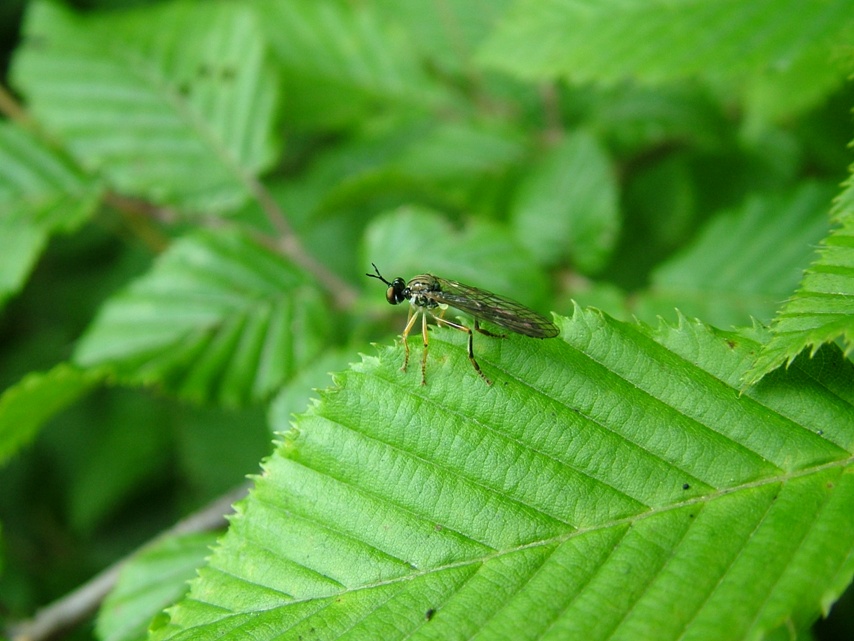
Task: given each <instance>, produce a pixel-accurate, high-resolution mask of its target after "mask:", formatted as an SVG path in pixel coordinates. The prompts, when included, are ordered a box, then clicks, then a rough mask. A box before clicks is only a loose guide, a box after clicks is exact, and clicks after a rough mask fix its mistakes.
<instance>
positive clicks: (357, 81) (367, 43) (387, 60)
mask: <svg viewBox="0 0 854 641" xmlns="http://www.w3.org/2000/svg"><path fill="white" fill-rule="evenodd" d="M253 5H254V10H255V11H256V12H257V14H258V16H259V19H260V21H261V23H262V26H263V28H264V30H265V34H266V36H267V39H268V40H269V42H270V46H271V48H272V50H273V52H274V54H275V56H276V59H277V62H278V63H279V66H280V67H281V69H282V70H283V81H284V84H285V89H286V91H285V94H286V95H287V96H288V100H287V102H286V104H285V107H286V109H288V112H289V115H290V116H291V118H292V119H296V121H297V122H299V123H302V124H312V125H316V124H327V123H330V121H331V123H336V122H338V121H348V120H354V119H356V118H364V117H365V115H366V114H367V113H369V112H368V111H367V110H368V109H371V107H370V105H372V104H376V103H388V102H390V101H391V102H395V103H404V104H406V105H407V106H409V107H411V106H413V105H420V106H427V105H429V104H436V102H437V100H438V99H440V97H441V92H440V91H439V90H438V89H437V85H435V84H434V83H433V82H432V81H431V80H430V78H429V76H427V74H425V73H424V71H423V69H422V67H421V64H420V61H419V60H418V59H417V57H416V56H415V50H414V49H413V48H412V46H411V44H410V43H409V41H408V39H407V37H406V35H405V34H404V33H403V32H400V31H399V30H398V31H396V30H394V29H392V28H390V27H389V26H388V25H386V24H384V23H383V22H382V21H381V19H380V17H379V16H378V14H377V12H376V11H375V9H374V8H373V7H371V5H370V4H365V3H357V4H353V3H346V2H338V1H335V0H290V1H288V2H280V1H279V0H260V1H256V2H255V3H253ZM318 121H319V123H318Z"/></svg>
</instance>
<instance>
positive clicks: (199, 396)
mask: <svg viewBox="0 0 854 641" xmlns="http://www.w3.org/2000/svg"><path fill="white" fill-rule="evenodd" d="M327 327H328V323H327V322H326V320H325V307H324V303H323V299H322V296H321V294H320V292H319V291H318V289H317V288H316V287H315V286H314V285H312V284H311V282H309V281H308V279H307V278H306V277H305V276H304V275H303V274H302V273H301V272H300V271H298V270H297V269H296V268H295V267H293V266H292V265H290V264H289V263H287V262H285V260H284V259H283V258H282V257H281V256H279V255H278V254H275V253H273V252H272V251H270V250H268V249H266V248H264V247H261V246H260V245H258V244H257V243H255V242H254V241H252V240H251V239H250V238H248V237H247V236H245V235H244V234H242V233H240V232H238V231H236V230H234V229H229V228H224V229H221V230H218V231H215V232H213V231H201V232H197V233H195V234H192V235H190V236H188V237H185V238H183V239H181V240H179V241H177V242H176V243H175V244H174V245H173V246H172V247H171V248H170V249H169V250H168V251H167V252H166V253H165V254H163V256H161V257H160V259H159V260H158V262H157V264H156V265H155V267H154V268H153V269H152V271H151V272H150V273H148V274H147V275H145V276H143V277H141V278H140V279H138V280H137V281H135V282H133V283H132V284H131V285H130V286H129V287H128V288H127V289H126V290H124V291H123V292H121V293H119V294H117V295H116V296H115V297H114V298H112V299H111V300H110V301H108V303H107V304H106V305H105V307H104V308H103V309H102V310H101V312H100V314H99V315H98V316H97V318H96V319H95V321H94V322H93V324H92V326H91V327H90V328H89V330H88V331H87V333H86V335H85V336H84V337H83V339H82V340H81V342H80V344H79V345H78V346H77V350H76V352H75V356H74V358H75V361H76V362H77V363H79V364H80V365H83V366H86V367H92V366H96V365H111V366H112V367H113V368H114V369H115V371H116V372H117V373H118V374H119V375H120V377H121V378H122V380H125V381H128V382H133V383H152V384H162V385H165V386H166V387H168V388H170V389H172V390H174V391H176V392H178V393H179V394H181V395H183V396H185V397H188V398H191V399H196V400H216V401H219V402H222V403H226V404H242V403H248V402H251V401H255V400H259V399H262V398H265V397H266V396H268V395H269V394H271V393H272V392H274V391H276V390H277V389H278V388H279V387H280V386H281V385H282V384H283V382H284V381H286V380H287V379H288V378H289V377H290V376H291V375H292V374H293V373H294V371H296V370H297V369H298V368H299V367H300V366H301V365H303V364H306V363H308V362H310V361H311V360H312V359H313V358H314V357H315V356H316V355H317V354H318V353H319V352H320V350H321V349H322V347H323V346H324V343H325V335H326V330H327Z"/></svg>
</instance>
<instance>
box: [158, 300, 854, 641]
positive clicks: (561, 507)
mask: <svg viewBox="0 0 854 641" xmlns="http://www.w3.org/2000/svg"><path fill="white" fill-rule="evenodd" d="M559 323H560V326H561V330H562V334H561V337H560V338H558V339H553V340H546V341H537V340H533V339H528V338H524V337H519V336H512V337H510V338H508V339H505V340H499V339H489V338H485V337H481V336H478V337H477V339H478V340H477V341H476V343H475V349H476V353H477V355H478V358H479V359H480V362H481V365H482V366H483V368H484V370H485V372H486V373H487V375H489V376H490V377H491V378H492V379H493V380H494V381H495V384H494V385H492V386H491V387H489V386H487V385H485V384H484V382H483V381H482V380H481V379H480V378H479V377H478V376H477V374H476V373H475V372H474V370H473V368H471V366H470V365H469V363H468V359H467V357H466V354H465V349H464V340H465V337H464V336H463V335H462V334H461V333H459V332H454V331H451V330H436V331H435V332H433V334H432V340H431V343H430V359H429V361H428V372H427V375H428V380H427V385H426V386H422V385H420V384H419V376H418V375H417V373H415V372H412V371H409V372H401V371H399V364H400V359H401V357H402V349H401V348H400V347H399V346H397V347H395V348H393V349H392V348H384V349H382V350H381V353H380V355H379V357H366V358H365V359H364V362H363V363H362V364H360V365H356V366H353V367H352V368H351V370H349V371H347V372H345V373H344V374H341V375H340V376H339V377H338V379H337V384H336V386H335V387H333V388H332V389H330V390H328V391H326V392H325V393H323V394H322V396H321V399H320V400H319V401H318V402H317V403H316V404H315V405H314V406H313V407H312V408H311V409H310V410H309V411H308V412H307V413H306V414H304V415H302V416H300V417H298V418H297V419H296V422H295V423H294V425H293V427H292V428H291V429H290V430H289V431H288V432H287V433H286V434H285V435H284V440H283V442H282V443H281V445H280V446H279V448H278V450H277V451H276V452H275V454H274V455H273V456H272V457H271V458H270V459H269V460H268V461H267V462H266V463H265V466H264V474H263V476H262V477H260V478H259V479H257V481H256V486H255V489H254V490H253V492H252V493H251V494H250V497H249V498H248V499H247V500H246V501H244V502H243V503H241V504H240V506H239V511H238V516H236V517H235V518H234V520H233V521H232V526H231V529H230V531H229V533H228V534H227V535H226V536H225V538H224V539H223V541H222V543H221V545H220V547H219V548H218V549H217V550H216V551H215V552H214V555H213V557H212V558H211V560H210V562H209V564H208V565H207V566H206V567H205V568H203V569H202V571H201V574H200V578H199V579H197V580H196V581H195V582H194V583H193V585H192V588H191V591H190V593H189V595H188V596H187V598H185V599H184V600H182V601H181V602H180V603H179V604H178V605H177V606H175V607H173V608H172V609H171V610H170V611H169V614H170V621H169V623H168V624H165V623H164V625H163V626H162V627H161V628H159V629H158V630H156V631H155V632H154V635H153V637H152V638H153V639H156V640H162V639H202V640H204V639H221V638H238V637H240V638H253V639H256V640H259V641H261V640H264V639H281V638H293V639H298V638H313V639H344V638H346V639H371V640H373V639H404V638H406V639H410V638H417V639H469V638H479V639H507V638H512V639H590V640H595V639H631V640H633V641H636V640H644V639H655V640H663V639H703V640H704V641H710V640H715V639H726V640H731V639H754V638H760V637H762V636H763V635H764V634H766V633H770V632H771V631H774V630H776V629H778V628H783V629H784V630H785V629H789V630H790V631H792V632H795V631H797V630H802V629H804V628H805V627H806V626H807V625H809V624H810V623H811V622H812V621H813V620H814V619H815V618H816V616H817V615H818V613H819V612H820V611H822V610H825V611H826V609H827V608H828V607H829V605H830V604H831V603H832V602H833V601H834V599H835V598H836V597H837V596H838V595H839V594H840V592H841V591H842V590H843V589H844V587H845V586H846V585H847V583H848V581H849V580H850V578H851V574H852V571H854V561H852V559H854V555H852V552H854V541H852V538H851V532H852V530H854V509H852V508H854V474H852V471H854V466H852V457H851V452H852V448H854V392H852V389H854V388H852V385H851V382H852V379H854V368H852V366H851V364H850V363H847V362H846V361H845V360H844V359H842V358H841V357H840V354H839V352H838V351H837V350H828V351H827V353H826V354H824V358H823V363H822V367H815V366H814V365H815V363H814V362H813V361H806V362H805V363H804V365H805V367H804V369H801V367H800V366H799V365H798V363H796V364H795V365H794V366H793V368H792V369H791V370H790V375H788V376H783V375H780V376H777V377H775V378H774V379H773V380H768V381H763V383H762V384H761V385H760V386H759V387H758V388H756V389H754V390H752V391H750V392H749V393H748V394H746V395H739V393H738V389H737V388H736V385H737V383H738V379H739V377H740V374H741V372H743V371H744V369H745V368H746V367H747V366H748V365H749V363H750V352H751V350H753V349H755V347H756V343H755V342H754V341H753V340H751V339H750V338H749V337H746V336H739V335H737V334H729V333H721V332H716V331H713V330H711V329H709V328H708V327H706V326H704V325H701V324H699V323H696V322H688V321H684V320H683V321H682V322H681V323H680V325H679V326H678V327H670V326H663V327H661V328H659V329H657V330H655V331H652V330H647V329H645V328H643V327H641V326H637V325H633V324H624V323H619V322H617V321H613V320H611V319H609V318H607V317H605V316H604V315H602V314H600V313H597V312H595V311H582V310H580V309H576V310H575V312H574V315H573V317H572V318H569V319H559ZM799 363H800V361H799ZM793 399H797V402H794V401H793ZM283 427H284V426H283Z"/></svg>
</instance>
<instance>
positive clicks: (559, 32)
mask: <svg viewBox="0 0 854 641" xmlns="http://www.w3.org/2000/svg"><path fill="white" fill-rule="evenodd" d="M852 32H854V14H852V12H851V5H850V3H849V2H848V0H830V1H828V2H808V3H804V2H801V1H800V0H753V1H752V2H742V1H741V0H719V1H717V2H706V1H705V0H687V1H684V2H663V1H657V2H648V1H646V0H629V1H628V2H627V1H625V0H607V1H605V2H602V1H600V0H582V1H580V2H579V1H578V0H517V1H516V3H515V4H514V6H513V7H512V8H511V10H510V11H508V13H507V15H506V16H505V17H504V19H503V20H502V22H501V25H500V26H499V28H498V29H497V30H496V31H495V33H494V34H493V35H492V37H491V38H490V39H488V40H487V42H486V43H485V45H484V46H483V48H482V50H481V52H480V57H481V60H482V61H483V62H484V63H486V64H487V65H490V66H494V67H498V68H501V69H504V70H507V71H510V72H512V73H514V74H516V75H519V76H522V77H525V78H552V77H558V76H565V77H569V78H572V79H573V80H577V81H580V82H586V81H591V80H593V81H604V82H608V83H612V82H615V81H622V80H626V79H641V80H643V81H648V82H661V81H669V80H673V79H683V78H686V77H693V76H698V75H699V76H702V77H705V78H709V79H712V80H715V81H718V80H720V79H725V80H728V81H734V82H735V83H736V85H738V83H739V81H741V80H742V79H744V78H751V79H757V81H755V82H753V83H747V84H748V85H749V88H750V90H751V91H752V92H754V93H756V94H757V95H753V96H746V98H747V99H748V100H749V101H750V102H757V103H759V104H761V105H762V106H764V107H765V108H766V109H767V108H768V107H773V110H774V111H775V112H776V113H777V114H781V113H786V112H787V111H788V112H792V111H795V110H799V109H803V108H804V107H805V106H807V105H809V104H814V103H815V102H817V101H818V100H820V99H821V98H822V97H824V96H826V95H827V93H828V92H829V91H830V90H832V89H834V88H835V87H837V86H839V85H840V84H841V83H842V81H843V80H844V78H845V75H846V69H847V71H848V72H849V73H850V66H846V64H848V65H850V60H846V58H845V56H844V55H842V51H843V48H844V47H845V43H847V42H850V39H851V35H852ZM784 88H786V89H787V91H785V92H784V91H783V89H784ZM772 96H773V97H774V98H777V99H778V102H777V103H776V104H774V102H773V101H772V100H770V99H769V98H770V97H772ZM763 115H765V116H766V117H767V116H768V115H769V114H768V113H767V111H766V113H765V114H763ZM775 115H776V114H775Z"/></svg>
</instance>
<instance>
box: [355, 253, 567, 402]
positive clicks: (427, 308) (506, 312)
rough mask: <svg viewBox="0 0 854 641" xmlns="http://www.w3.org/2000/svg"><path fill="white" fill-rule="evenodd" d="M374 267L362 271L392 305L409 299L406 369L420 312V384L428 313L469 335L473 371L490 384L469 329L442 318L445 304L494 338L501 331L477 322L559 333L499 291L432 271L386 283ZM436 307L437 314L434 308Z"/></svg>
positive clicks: (531, 333)
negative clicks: (369, 271)
mask: <svg viewBox="0 0 854 641" xmlns="http://www.w3.org/2000/svg"><path fill="white" fill-rule="evenodd" d="M371 265H373V267H374V272H376V273H375V274H365V276H368V277H370V278H376V279H377V280H381V281H382V282H384V283H385V284H386V285H388V289H387V290H386V293H385V297H386V300H387V301H388V302H389V303H391V304H392V305H397V304H399V303H402V302H403V301H405V300H408V301H409V304H410V307H409V319H408V320H407V322H406V327H404V328H403V347H404V351H405V356H404V358H403V367H401V369H402V370H403V371H404V372H405V371H406V365H407V364H408V363H409V344H408V343H407V341H406V338H407V337H408V336H409V332H410V331H412V328H413V327H414V326H415V321H416V320H418V315H419V314H420V315H421V335H422V336H423V338H424V351H423V352H422V353H421V384H422V385H426V384H427V378H426V373H425V372H426V368H427V343H428V340H427V316H428V315H429V316H430V317H431V318H433V320H435V321H436V323H437V324H438V325H446V326H448V327H453V328H454V329H458V330H460V331H463V332H466V333H467V334H468V352H469V360H470V361H471V364H472V365H473V366H474V369H475V371H476V372H477V373H478V374H479V375H480V377H481V378H482V379H483V380H484V381H486V384H487V385H492V381H490V380H489V379H488V378H487V377H486V374H484V373H483V371H481V369H480V365H479V364H478V362H477V360H476V359H475V357H474V350H473V349H472V331H471V329H470V328H469V327H466V326H465V325H462V324H460V323H454V322H452V321H449V320H447V319H446V318H444V315H445V311H446V310H447V309H448V307H455V308H456V309H459V310H460V311H463V312H466V313H468V314H471V315H472V316H473V317H474V329H475V331H478V332H480V333H481V334H486V335H487V336H494V337H496V338H504V337H505V335H504V334H493V333H492V332H489V331H487V330H485V329H482V328H481V327H480V324H479V322H478V321H480V320H484V321H488V322H490V323H493V324H495V325H498V326H499V327H503V328H504V329H509V330H510V331H511V332H516V333H517V334H523V335H525V336H532V337H534V338H552V337H554V336H557V335H558V334H559V333H560V330H559V329H558V328H557V325H555V324H554V323H552V322H551V321H550V320H548V319H547V318H544V317H542V316H540V315H539V314H537V313H536V312H534V311H532V310H530V309H528V308H527V307H525V306H524V305H521V304H519V303H517V302H516V301H512V300H510V299H509V298H504V297H503V296H499V295H498V294H493V293H492V292H488V291H485V290H483V289H478V288H477V287H472V286H471V285H464V284H463V283H458V282H456V281H454V280H448V279H447V278H440V277H439V276H433V275H432V274H421V275H420V276H416V277H415V278H413V279H412V280H410V281H409V282H408V283H407V282H406V281H405V280H403V279H402V278H399V277H398V278H395V279H394V280H393V281H391V282H389V281H387V280H386V279H385V278H383V275H382V274H380V270H379V269H378V268H377V266H376V265H374V264H373V263H371ZM437 308H438V310H440V311H439V313H438V315H437V314H436V312H435V311H434V310H436V309H437Z"/></svg>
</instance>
